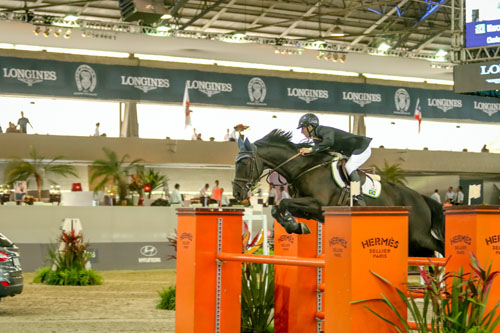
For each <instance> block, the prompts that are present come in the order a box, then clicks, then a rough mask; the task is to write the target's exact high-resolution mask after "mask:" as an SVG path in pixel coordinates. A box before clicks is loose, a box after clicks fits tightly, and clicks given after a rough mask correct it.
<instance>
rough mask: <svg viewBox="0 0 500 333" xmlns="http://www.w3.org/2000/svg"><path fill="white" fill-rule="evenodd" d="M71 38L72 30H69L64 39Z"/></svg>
mask: <svg viewBox="0 0 500 333" xmlns="http://www.w3.org/2000/svg"><path fill="white" fill-rule="evenodd" d="M70 37H71V30H70V29H68V30H66V33H65V34H64V38H65V39H68V38H70Z"/></svg>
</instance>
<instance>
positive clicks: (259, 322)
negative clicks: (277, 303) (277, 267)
mask: <svg viewBox="0 0 500 333" xmlns="http://www.w3.org/2000/svg"><path fill="white" fill-rule="evenodd" d="M242 270H243V274H242V281H241V328H242V331H244V332H269V327H270V325H271V323H272V321H273V316H272V313H273V310H274V267H273V266H272V265H263V264H253V263H243V265H242Z"/></svg>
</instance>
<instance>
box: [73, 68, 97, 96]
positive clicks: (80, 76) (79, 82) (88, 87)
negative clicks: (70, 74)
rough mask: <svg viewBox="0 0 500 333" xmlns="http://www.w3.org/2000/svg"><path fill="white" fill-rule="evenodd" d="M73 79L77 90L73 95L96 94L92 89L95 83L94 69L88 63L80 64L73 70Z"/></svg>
mask: <svg viewBox="0 0 500 333" xmlns="http://www.w3.org/2000/svg"><path fill="white" fill-rule="evenodd" d="M75 81H76V87H77V88H78V92H75V93H74V94H75V95H87V96H96V95H97V94H96V93H94V89H95V87H96V85H97V75H96V73H95V70H94V69H93V68H92V67H90V66H89V65H80V66H78V68H77V69H76V72H75Z"/></svg>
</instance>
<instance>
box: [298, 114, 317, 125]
mask: <svg viewBox="0 0 500 333" xmlns="http://www.w3.org/2000/svg"><path fill="white" fill-rule="evenodd" d="M308 125H311V126H312V127H313V128H314V129H316V127H318V125H319V119H318V117H316V115H315V114H313V113H306V114H305V115H303V116H302V117H300V120H299V126H298V127H297V129H299V128H302V127H307V126H308Z"/></svg>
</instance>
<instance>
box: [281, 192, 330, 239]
mask: <svg viewBox="0 0 500 333" xmlns="http://www.w3.org/2000/svg"><path fill="white" fill-rule="evenodd" d="M271 214H272V215H273V217H274V218H275V219H276V220H277V221H278V223H279V224H281V225H282V226H283V228H285V230H286V232H288V233H289V234H291V233H295V234H310V233H311V230H309V227H308V226H307V225H306V224H304V223H297V221H295V219H294V218H293V217H294V216H296V217H303V218H308V219H314V220H317V221H320V222H323V214H322V213H321V204H320V203H319V202H318V201H317V200H315V199H313V198H308V197H303V198H295V199H283V200H281V201H280V204H279V206H273V208H272V209H271Z"/></svg>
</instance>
